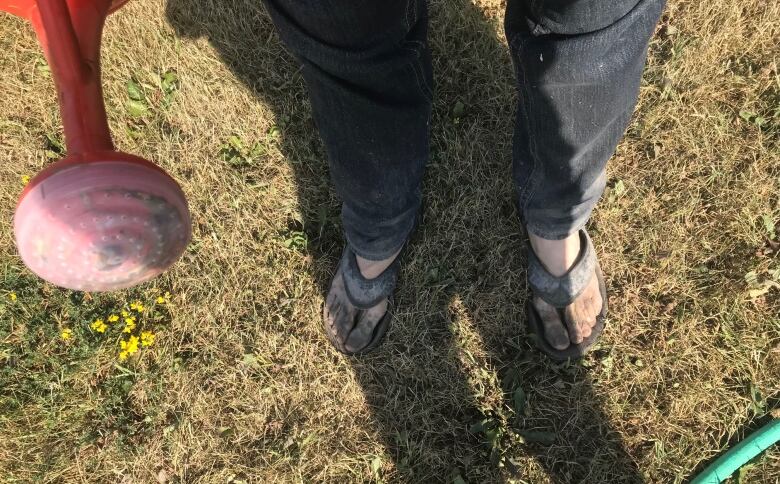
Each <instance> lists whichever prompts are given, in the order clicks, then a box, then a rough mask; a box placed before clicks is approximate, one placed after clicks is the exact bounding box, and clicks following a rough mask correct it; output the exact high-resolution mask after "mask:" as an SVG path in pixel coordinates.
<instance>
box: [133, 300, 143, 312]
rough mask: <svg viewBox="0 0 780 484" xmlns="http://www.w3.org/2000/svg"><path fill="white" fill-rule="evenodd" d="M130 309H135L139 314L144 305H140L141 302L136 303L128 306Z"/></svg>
mask: <svg viewBox="0 0 780 484" xmlns="http://www.w3.org/2000/svg"><path fill="white" fill-rule="evenodd" d="M130 309H135V310H136V311H138V312H139V313H142V312H144V305H143V304H141V301H136V302H134V303H132V304H131V305H130Z"/></svg>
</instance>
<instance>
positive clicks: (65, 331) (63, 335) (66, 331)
mask: <svg viewBox="0 0 780 484" xmlns="http://www.w3.org/2000/svg"><path fill="white" fill-rule="evenodd" d="M60 337H61V338H62V339H64V340H66V341H67V340H69V339H71V338H72V337H73V331H71V329H70V328H65V329H63V330H62V333H60Z"/></svg>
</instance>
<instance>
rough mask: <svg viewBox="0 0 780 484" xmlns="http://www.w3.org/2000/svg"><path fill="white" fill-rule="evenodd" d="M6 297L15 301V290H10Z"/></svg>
mask: <svg viewBox="0 0 780 484" xmlns="http://www.w3.org/2000/svg"><path fill="white" fill-rule="evenodd" d="M8 298H9V299H10V300H11V301H16V293H15V292H13V291H11V292H10V293H9V294H8Z"/></svg>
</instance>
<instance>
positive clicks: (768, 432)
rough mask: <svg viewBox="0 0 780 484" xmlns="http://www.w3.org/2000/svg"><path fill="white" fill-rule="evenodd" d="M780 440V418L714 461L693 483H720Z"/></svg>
mask: <svg viewBox="0 0 780 484" xmlns="http://www.w3.org/2000/svg"><path fill="white" fill-rule="evenodd" d="M777 441H780V419H775V420H772V421H771V422H769V423H768V424H766V425H764V426H763V427H761V428H760V429H759V430H758V431H756V432H754V433H753V434H751V435H750V437H748V438H746V439H745V440H743V441H742V442H740V443H739V444H737V445H736V446H734V448H733V449H731V450H729V451H728V452H726V453H725V454H723V455H722V456H720V457H719V458H718V460H716V461H715V462H713V463H712V464H711V465H710V466H709V467H707V468H706V469H704V472H702V473H701V474H699V476H698V477H696V478H695V479H694V480H692V481H691V484H718V483H720V482H723V481H724V480H726V479H727V478H728V477H729V476H730V475H731V474H733V473H734V471H736V470H737V469H739V468H740V467H742V466H743V465H744V464H745V463H746V462H747V461H749V460H750V459H752V458H753V457H755V456H757V455H758V454H760V453H761V452H763V451H764V450H766V449H767V447H769V446H770V445H772V444H774V443H775V442H777Z"/></svg>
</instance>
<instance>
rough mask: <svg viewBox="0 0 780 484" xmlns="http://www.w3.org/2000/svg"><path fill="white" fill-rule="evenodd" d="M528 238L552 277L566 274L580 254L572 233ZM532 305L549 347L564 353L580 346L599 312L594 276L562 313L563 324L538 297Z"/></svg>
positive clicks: (599, 303) (553, 310)
mask: <svg viewBox="0 0 780 484" xmlns="http://www.w3.org/2000/svg"><path fill="white" fill-rule="evenodd" d="M528 236H529V239H530V241H531V247H532V248H533V251H534V253H535V254H536V256H537V257H538V258H539V260H540V261H541V262H542V264H543V265H544V267H545V269H547V271H548V272H549V273H550V274H552V275H554V276H556V277H560V276H562V275H564V274H566V272H568V271H569V269H571V267H572V266H573V265H574V263H575V262H576V260H577V256H578V255H579V253H580V236H579V233H576V232H575V233H574V234H572V235H570V236H569V237H567V238H566V239H563V240H547V239H543V238H541V237H538V236H536V235H534V234H531V233H529V234H528ZM533 304H534V307H536V311H537V312H538V313H539V317H540V318H541V319H542V324H543V325H544V338H545V339H546V340H547V342H548V343H550V345H551V346H552V347H553V348H555V349H557V350H565V349H566V348H568V347H569V345H570V344H579V343H582V341H583V340H584V339H585V338H587V337H588V336H590V333H591V332H592V331H593V327H594V326H596V318H597V316H598V314H599V313H600V312H601V306H602V300H601V292H600V291H599V284H598V279H597V278H596V273H595V272H594V273H593V276H592V277H591V279H590V281H589V282H588V285H587V286H586V287H585V289H584V290H583V291H582V293H581V294H580V295H579V296H578V297H577V299H575V300H574V301H573V302H572V303H571V304H569V305H568V306H566V308H565V309H564V310H563V314H564V318H565V319H566V321H567V322H568V324H564V322H563V321H561V318H560V317H559V315H558V311H557V310H556V309H555V308H554V307H553V306H551V305H550V304H548V303H546V302H545V301H543V300H542V299H541V298H540V297H539V296H534V299H533Z"/></svg>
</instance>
